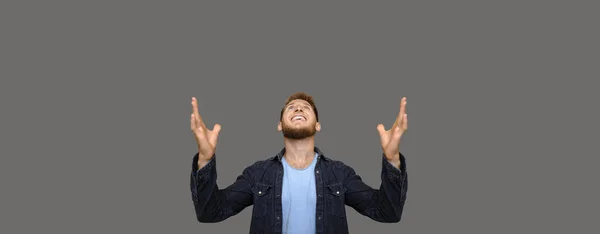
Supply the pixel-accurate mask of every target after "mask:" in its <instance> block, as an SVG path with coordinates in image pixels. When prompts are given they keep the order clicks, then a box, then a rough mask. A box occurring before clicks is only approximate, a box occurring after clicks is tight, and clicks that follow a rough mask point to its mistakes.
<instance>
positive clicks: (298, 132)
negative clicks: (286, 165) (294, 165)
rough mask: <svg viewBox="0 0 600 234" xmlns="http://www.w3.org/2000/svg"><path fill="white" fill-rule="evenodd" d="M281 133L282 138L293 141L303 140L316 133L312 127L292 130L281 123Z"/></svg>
mask: <svg viewBox="0 0 600 234" xmlns="http://www.w3.org/2000/svg"><path fill="white" fill-rule="evenodd" d="M281 131H282V132H283V136H284V137H287V138H290V139H295V140H299V139H304V138H307V137H312V136H314V135H315V134H316V133H317V130H316V129H315V128H314V126H313V127H310V126H309V127H304V128H293V127H290V126H287V125H286V124H284V123H282V130H281Z"/></svg>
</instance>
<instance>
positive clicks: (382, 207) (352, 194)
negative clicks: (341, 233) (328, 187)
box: [345, 153, 408, 223]
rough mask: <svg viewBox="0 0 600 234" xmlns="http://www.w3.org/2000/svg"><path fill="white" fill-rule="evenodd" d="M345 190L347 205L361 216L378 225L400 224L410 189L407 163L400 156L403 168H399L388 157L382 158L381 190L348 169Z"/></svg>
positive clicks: (402, 156)
mask: <svg viewBox="0 0 600 234" xmlns="http://www.w3.org/2000/svg"><path fill="white" fill-rule="evenodd" d="M345 187H346V195H345V202H346V205H348V206H350V207H352V208H354V209H355V210H356V211H357V212H359V213H360V214H362V215H365V216H367V217H369V218H371V219H373V220H375V221H378V222H384V223H395V222H400V220H401V219H402V212H403V210H404V203H405V202H406V192H407V188H408V174H407V172H406V159H405V158H404V155H402V154H401V153H400V168H397V167H394V166H393V165H392V164H391V163H390V162H389V161H388V160H387V159H386V158H385V156H383V157H382V170H381V185H380V187H379V189H374V188H372V187H370V186H369V185H367V184H365V183H364V182H363V181H362V179H361V178H360V176H358V175H357V174H356V173H355V171H354V169H352V168H351V167H348V166H346V182H345Z"/></svg>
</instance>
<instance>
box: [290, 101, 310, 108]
mask: <svg viewBox="0 0 600 234" xmlns="http://www.w3.org/2000/svg"><path fill="white" fill-rule="evenodd" d="M296 103H300V104H302V105H304V106H308V107H310V108H311V109H312V105H310V104H308V103H304V102H295V103H288V104H287V105H285V107H286V108H287V107H289V106H291V105H293V104H296Z"/></svg>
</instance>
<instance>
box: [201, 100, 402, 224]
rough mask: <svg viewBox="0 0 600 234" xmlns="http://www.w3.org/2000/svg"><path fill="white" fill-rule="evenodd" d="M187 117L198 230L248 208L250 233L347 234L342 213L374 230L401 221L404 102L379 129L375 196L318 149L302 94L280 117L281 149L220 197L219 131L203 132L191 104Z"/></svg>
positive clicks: (313, 118) (314, 116) (312, 111)
mask: <svg viewBox="0 0 600 234" xmlns="http://www.w3.org/2000/svg"><path fill="white" fill-rule="evenodd" d="M192 111H193V113H192V114H191V118H190V124H191V129H192V131H193V133H194V135H195V137H196V141H197V143H198V153H197V154H196V155H195V156H194V158H193V164H192V172H191V178H190V186H191V192H192V200H193V204H194V208H195V211H196V217H197V219H198V221H199V222H203V223H211V222H220V221H223V220H225V219H227V218H229V217H231V216H233V215H236V214H238V213H239V212H240V211H242V210H243V209H244V208H246V207H248V206H250V205H253V211H252V221H251V224H250V233H348V223H347V220H346V210H345V205H348V206H350V207H352V208H354V209H355V210H356V211H357V212H359V213H360V214H362V215H365V216H367V217H369V218H371V219H373V220H375V221H378V222H386V223H392V222H399V221H400V219H401V216H402V211H403V208H404V203H405V201H406V191H407V185H408V184H407V183H408V181H407V173H406V161H405V158H404V155H402V154H401V153H400V152H399V150H398V149H399V145H400V138H401V136H402V134H403V133H404V132H405V131H406V129H407V124H408V118H407V115H406V97H404V98H402V100H401V102H400V112H399V114H398V116H397V117H396V121H395V122H394V124H393V125H392V127H391V128H390V129H389V130H385V128H384V126H383V125H382V124H379V125H378V126H377V130H378V131H379V136H380V138H381V148H382V150H383V153H382V154H380V157H373V159H376V160H377V159H378V160H382V171H381V186H380V187H379V189H373V188H371V187H369V186H368V185H366V184H365V183H364V182H363V181H362V180H361V178H360V176H358V175H357V174H356V173H355V171H354V170H353V168H351V167H349V166H347V165H345V164H344V163H342V162H340V161H337V160H333V159H331V158H329V157H327V156H325V154H324V153H323V152H321V150H320V149H319V148H318V147H315V141H314V136H315V134H316V132H318V131H320V129H321V124H320V123H319V115H318V111H317V107H316V106H315V104H314V101H313V98H312V97H311V96H310V95H308V94H306V93H304V92H298V93H295V94H293V95H291V96H290V97H288V99H287V100H286V103H285V106H284V107H283V109H282V110H281V114H280V121H279V123H278V125H277V129H278V131H280V132H282V133H283V136H284V147H283V149H282V150H281V151H280V152H279V153H278V154H276V155H275V156H273V157H271V158H268V159H266V160H260V161H257V162H255V163H254V164H252V165H250V166H248V167H246V168H245V169H244V171H243V172H242V174H241V175H239V176H238V177H237V179H236V181H235V182H234V183H233V184H231V185H229V186H228V187H226V188H224V189H219V187H218V186H217V184H216V179H217V172H216V154H215V149H216V146H217V139H218V135H219V132H220V130H221V126H220V125H219V124H215V125H214V127H213V129H212V130H209V129H208V128H207V127H206V126H205V125H204V123H203V121H202V117H201V116H200V114H199V113H198V103H197V100H196V98H192ZM376 155H377V154H376Z"/></svg>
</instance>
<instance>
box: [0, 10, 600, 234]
mask: <svg viewBox="0 0 600 234" xmlns="http://www.w3.org/2000/svg"><path fill="white" fill-rule="evenodd" d="M597 9H598V4H597V3H592V1H587V2H584V1H562V2H560V1H535V2H534V1H510V2H508V1H495V2H491V1H485V2H484V1H437V2H431V1H425V2H423V1H419V2H405V1H401V2H393V3H391V2H372V1H369V2H362V3H358V2H348V1H344V2H341V1H340V2H335V3H334V2H326V3H324V2H304V3H299V2H296V3H282V2H248V1H245V2H226V3H219V4H216V3H207V2H202V3H200V2H173V1H169V2H167V1H165V2H158V1H135V2H134V1H114V2H107V1H96V2H82V1H38V2H35V3H34V2H20V1H14V2H13V1H3V2H2V3H0V36H1V37H0V66H1V67H0V77H1V85H0V89H1V90H0V91H1V92H0V95H1V96H0V102H1V104H2V105H1V108H2V109H1V113H2V121H0V124H1V129H2V131H1V140H2V141H1V142H2V145H1V146H2V147H1V151H2V152H1V155H2V157H1V160H2V161H1V162H0V167H1V168H0V169H1V170H0V173H1V174H0V175H1V176H0V181H1V185H2V189H1V191H2V193H1V194H2V195H1V198H2V199H1V203H0V207H1V209H0V210H1V211H0V218H1V220H2V224H1V225H0V229H1V231H0V232H2V233H40V232H43V233H50V232H51V233H57V232H60V233H247V232H248V229H249V224H250V212H251V209H249V208H247V209H246V210H244V211H242V212H241V213H240V214H239V215H237V216H234V217H231V218H230V219H228V220H226V221H223V222H221V223H214V224H202V223H198V222H197V221H196V217H195V214H194V210H193V205H192V199H191V194H190V188H189V173H190V172H191V166H192V157H193V155H194V154H195V153H196V145H195V144H196V143H195V141H194V137H193V135H192V132H191V131H190V129H189V115H190V113H191V105H190V101H191V97H193V96H195V97H197V98H198V100H199V110H200V113H201V114H202V115H203V117H204V120H205V121H206V123H207V125H209V126H211V127H212V126H213V125H214V124H215V123H219V124H221V125H222V127H223V129H222V131H221V134H220V138H219V144H218V146H217V153H218V154H219V155H220V157H219V163H218V165H217V170H218V184H219V186H221V187H224V186H227V185H229V184H231V183H232V182H233V181H234V180H235V178H236V177H237V176H238V175H239V174H240V173H241V172H242V170H243V169H244V168H245V167H246V166H248V165H250V164H252V163H253V162H255V161H256V160H262V159H265V158H267V157H270V156H273V155H274V154H276V153H277V152H278V151H279V150H280V149H281V147H283V140H282V135H281V134H280V133H278V132H277V131H276V126H277V122H278V118H279V111H280V108H281V107H282V105H283V104H284V101H285V99H286V98H287V96H288V95H290V94H292V93H294V92H297V91H305V92H307V93H309V94H311V95H313V96H314V98H315V101H316V105H317V107H318V108H319V111H320V118H321V119H320V120H321V123H322V127H323V128H322V131H321V132H320V133H318V135H317V137H316V144H317V146H319V147H321V149H322V150H323V151H324V152H325V153H326V154H327V155H329V156H330V157H332V158H334V159H337V160H342V161H344V162H345V163H347V164H348V165H350V166H352V167H353V168H355V170H356V171H357V173H358V174H359V175H360V176H361V177H362V178H363V180H364V181H366V182H367V183H368V184H369V185H371V186H373V187H379V184H380V178H379V175H380V170H381V149H380V145H379V137H378V134H377V130H376V126H377V124H379V123H382V124H384V125H385V126H386V127H389V126H390V125H391V124H392V123H393V121H394V118H395V116H396V114H397V113H398V111H399V104H400V98H401V97H403V96H406V97H408V105H407V113H408V116H409V125H408V126H409V127H408V131H407V132H406V134H405V135H404V136H403V138H402V143H401V146H400V150H401V151H402V152H403V153H404V154H405V155H406V158H407V166H408V168H407V169H408V176H409V187H408V197H407V198H408V199H407V202H406V206H405V210H404V213H403V219H402V221H401V222H400V223H394V224H383V223H376V222H374V221H371V220H370V219H368V218H366V217H363V216H361V215H360V214H358V213H357V212H355V211H354V210H352V209H351V208H348V209H347V211H348V214H349V217H348V219H349V224H350V227H349V228H350V231H351V233H567V232H568V233H597V232H598V230H599V228H598V208H600V207H599V205H598V201H597V198H598V196H599V195H600V194H599V193H598V189H597V186H598V182H597V179H598V178H599V175H598V173H597V172H596V170H597V169H596V168H597V163H598V155H599V154H598V151H597V145H598V142H599V141H598V140H599V139H598V136H597V132H598V124H597V122H598V111H597V108H598V104H597V100H598V91H597V88H598V87H599V86H598V82H597V79H598V78H599V72H598V67H599V65H600V58H599V46H598V42H599V41H600V38H599V36H598V35H599V33H598V22H600V19H599V18H600V17H598V12H597Z"/></svg>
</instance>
